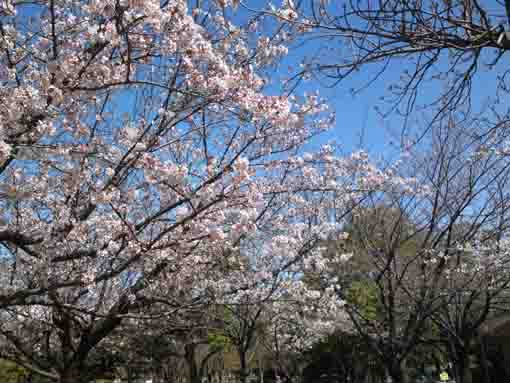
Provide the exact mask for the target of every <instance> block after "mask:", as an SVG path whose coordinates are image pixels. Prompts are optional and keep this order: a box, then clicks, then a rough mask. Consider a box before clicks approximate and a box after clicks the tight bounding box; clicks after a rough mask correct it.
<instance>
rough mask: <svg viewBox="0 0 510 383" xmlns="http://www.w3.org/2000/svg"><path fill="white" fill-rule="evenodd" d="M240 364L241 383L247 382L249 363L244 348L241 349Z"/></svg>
mask: <svg viewBox="0 0 510 383" xmlns="http://www.w3.org/2000/svg"><path fill="white" fill-rule="evenodd" d="M239 364H240V368H239V379H240V383H246V382H247V380H248V363H247V361H246V353H245V352H244V351H242V350H240V351H239Z"/></svg>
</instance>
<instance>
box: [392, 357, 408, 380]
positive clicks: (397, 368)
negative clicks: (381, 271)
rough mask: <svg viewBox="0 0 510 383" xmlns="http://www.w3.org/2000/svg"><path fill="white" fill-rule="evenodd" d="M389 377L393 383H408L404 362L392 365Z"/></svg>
mask: <svg viewBox="0 0 510 383" xmlns="http://www.w3.org/2000/svg"><path fill="white" fill-rule="evenodd" d="M390 375H391V379H392V380H393V383H408V382H409V375H408V372H407V368H406V363H405V361H401V362H395V363H393V364H392V366H391V369H390Z"/></svg>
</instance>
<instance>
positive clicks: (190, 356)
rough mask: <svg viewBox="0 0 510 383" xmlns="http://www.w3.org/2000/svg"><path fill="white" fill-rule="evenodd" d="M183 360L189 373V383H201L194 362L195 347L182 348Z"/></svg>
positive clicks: (192, 345)
mask: <svg viewBox="0 0 510 383" xmlns="http://www.w3.org/2000/svg"><path fill="white" fill-rule="evenodd" d="M184 353H185V359H186V362H187V364H188V371H189V382H190V383H201V381H200V380H201V379H200V375H199V372H198V367H197V364H196V360H195V345H194V344H187V345H186V346H185V347H184Z"/></svg>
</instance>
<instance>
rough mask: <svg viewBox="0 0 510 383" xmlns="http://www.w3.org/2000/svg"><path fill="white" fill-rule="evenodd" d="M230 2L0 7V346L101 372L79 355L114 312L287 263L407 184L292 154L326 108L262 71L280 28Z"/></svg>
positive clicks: (318, 156)
mask: <svg viewBox="0 0 510 383" xmlns="http://www.w3.org/2000/svg"><path fill="white" fill-rule="evenodd" d="M235 5H236V4H235V2H234V3H233V4H230V3H229V2H224V1H218V2H213V3H207V4H202V5H199V6H194V5H190V4H188V3H187V2H186V1H182V0H171V1H165V2H159V1H156V0H148V1H143V2H125V1H92V2H85V1H67V0H48V1H42V0H41V1H36V2H31V3H26V2H23V1H19V2H18V1H4V2H2V3H1V5H0V36H1V37H0V83H1V87H0V99H1V100H2V102H1V104H0V246H1V250H0V251H1V253H0V254H1V257H2V262H4V260H5V263H4V264H5V265H7V266H6V267H5V268H4V267H2V269H1V270H2V274H1V275H0V279H1V281H2V283H1V284H0V308H1V310H2V311H0V315H1V316H2V322H1V325H0V336H1V346H2V353H3V355H5V356H6V357H9V358H10V359H12V360H14V361H16V362H17V363H19V364H21V365H23V366H24V367H25V368H26V369H28V370H30V371H32V372H34V373H37V374H40V375H43V376H45V377H48V378H50V379H53V380H56V381H59V382H62V383H65V382H73V383H74V382H86V381H88V380H90V379H93V378H94V377H97V376H100V375H101V374H102V373H104V370H105V367H104V366H103V365H101V364H97V363H96V361H97V359H96V358H94V357H93V356H94V355H95V354H96V353H97V350H98V348H100V347H102V345H104V344H108V341H109V338H108V337H109V336H111V335H112V334H114V333H115V331H116V330H117V329H119V326H121V324H122V323H123V322H125V321H126V320H128V319H129V320H136V319H137V318H140V317H143V315H144V312H148V310H149V308H151V310H153V311H151V313H152V314H153V315H156V314H155V312H156V311H157V310H159V311H160V314H158V315H162V314H165V315H167V316H169V315H175V316H177V315H180V314H179V313H181V312H182V311H186V310H189V309H190V308H191V307H192V308H196V307H207V306H209V305H211V304H212V302H217V301H218V300H220V299H226V298H224V297H225V296H226V297H233V296H236V294H237V295H238V294H242V293H241V292H242V291H243V290H247V289H250V290H251V289H254V288H255V287H256V286H257V285H260V282H259V281H258V280H257V279H261V280H265V277H264V275H266V276H267V275H268V274H267V273H272V272H274V271H275V268H274V267H273V266H274V265H277V267H278V270H279V273H280V274H277V275H282V274H281V273H283V272H284V271H285V272H288V273H291V274H292V273H293V274H294V275H296V273H299V272H301V273H302V272H304V270H306V268H307V267H308V266H310V265H313V264H314V262H313V261H310V259H313V257H315V256H316V253H315V252H314V251H313V250H314V248H315V245H316V244H317V243H318V241H319V240H320V238H322V237H324V235H327V234H328V233H329V232H331V231H334V230H336V226H335V224H332V222H333V221H334V220H333V219H332V214H333V213H332V212H334V214H345V212H346V211H347V210H349V209H350V207H351V206H352V204H353V203H355V201H357V200H359V199H361V198H362V197H363V195H364V194H365V193H366V192H367V191H368V190H373V189H377V188H383V187H388V185H393V186H392V187H405V184H406V182H405V180H403V179H402V178H396V179H395V180H393V179H392V177H391V176H390V175H389V174H385V173H383V172H380V171H378V170H377V169H376V168H375V167H374V166H373V165H371V164H370V163H369V161H368V158H367V156H366V155H365V154H364V153H357V154H355V155H353V156H352V157H346V158H339V157H337V156H336V155H335V151H334V150H333V149H332V148H331V147H330V146H325V147H324V148H323V149H322V150H320V151H318V152H317V153H314V154H303V151H302V150H301V147H302V146H303V145H304V144H306V143H308V142H309V140H310V139H311V138H313V137H314V136H315V135H316V134H319V133H321V132H323V131H324V130H326V129H327V128H328V127H329V126H330V125H331V123H332V121H333V116H332V115H331V113H330V112H329V111H328V109H327V106H326V104H325V103H324V101H323V100H322V99H321V98H320V97H319V96H318V95H316V94H303V95H299V94H298V93H296V94H294V93H288V92H283V91H282V92H280V93H278V86H277V84H275V83H273V82H272V81H271V78H269V77H268V76H267V73H268V70H269V69H273V68H275V67H277V64H278V62H279V60H280V59H281V58H282V57H283V56H285V54H286V53H287V50H288V48H287V46H286V40H287V37H286V36H287V34H286V33H284V32H285V31H286V30H287V29H288V28H294V26H292V25H291V24H289V23H287V22H286V21H285V20H283V19H282V20H280V21H279V22H278V23H274V22H269V23H268V26H265V27H264V28H263V29H262V28H259V23H260V22H261V18H262V19H263V15H261V14H256V15H251V14H250V15H244V14H238V15H234V14H233V11H234V8H235ZM282 12H284V13H285V14H286V15H287V17H288V18H292V17H293V16H292V13H291V12H290V13H289V12H288V9H287V8H286V7H284V8H283V9H282ZM275 92H276V93H277V95H274V94H275ZM305 197H306V198H305ZM311 216H313V224H310V223H311V222H312V221H311V220H309V219H307V217H311ZM250 241H251V242H252V243H264V244H265V245H264V246H263V248H264V251H265V254H264V256H261V257H260V260H259V261H258V262H259V265H260V267H257V268H256V270H257V271H256V272H255V273H252V274H250V273H248V272H242V271H239V270H238V271H235V268H236V267H238V265H239V264H240V262H243V259H246V258H247V257H248V258H249V253H250V251H249V250H250V246H251V245H250ZM268 257H269V258H271V259H272V261H271V262H265V261H263V260H264V259H267V258H268ZM306 262H308V264H307V263H306ZM315 263H316V262H315ZM264 268H266V269H264ZM291 274H288V275H291ZM250 275H251V276H250ZM248 276H250V277H248ZM294 281H295V280H292V279H287V281H286V283H287V287H285V288H286V289H287V290H289V291H290V290H292V289H293V287H292V283H293V282H294ZM298 285H299V284H298ZM298 291H299V289H298ZM264 294H265V293H264ZM302 294H303V297H306V293H305V292H303V293H302ZM255 295H257V293H255ZM280 297H283V295H281V294H280ZM114 339H115V338H114Z"/></svg>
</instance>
